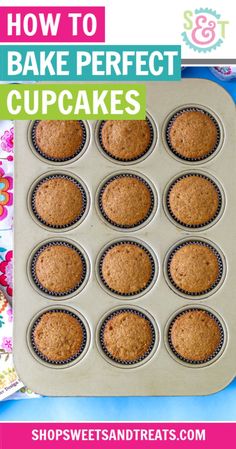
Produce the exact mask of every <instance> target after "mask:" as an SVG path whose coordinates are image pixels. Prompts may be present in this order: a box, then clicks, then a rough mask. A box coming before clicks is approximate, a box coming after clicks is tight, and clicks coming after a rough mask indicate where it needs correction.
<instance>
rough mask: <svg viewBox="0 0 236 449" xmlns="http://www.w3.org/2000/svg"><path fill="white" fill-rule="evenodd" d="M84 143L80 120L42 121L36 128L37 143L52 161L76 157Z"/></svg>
mask: <svg viewBox="0 0 236 449" xmlns="http://www.w3.org/2000/svg"><path fill="white" fill-rule="evenodd" d="M82 141H83V129H82V126H81V124H80V123H79V121H78V120H40V121H39V123H38V125H37V126H36V143H37V146H38V147H39V149H40V150H41V152H42V153H43V154H44V155H45V156H46V157H48V158H50V159H61V160H63V159H67V158H71V157H73V156H75V155H76V154H77V152H78V150H79V149H80V147H81V144H82Z"/></svg>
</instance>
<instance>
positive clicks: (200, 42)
mask: <svg viewBox="0 0 236 449" xmlns="http://www.w3.org/2000/svg"><path fill="white" fill-rule="evenodd" d="M228 24H229V21H228V20H223V19H222V18H221V14H219V13H217V12H216V11H213V10H212V9H209V8H199V9H195V10H186V11H184V30H185V31H184V32H183V33H182V38H183V41H184V43H185V44H186V45H187V46H188V47H189V48H191V49H192V50H194V51H197V52H199V53H206V52H210V51H212V50H215V49H217V48H218V47H220V46H221V45H222V44H223V42H224V40H225V35H226V27H227V25H228Z"/></svg>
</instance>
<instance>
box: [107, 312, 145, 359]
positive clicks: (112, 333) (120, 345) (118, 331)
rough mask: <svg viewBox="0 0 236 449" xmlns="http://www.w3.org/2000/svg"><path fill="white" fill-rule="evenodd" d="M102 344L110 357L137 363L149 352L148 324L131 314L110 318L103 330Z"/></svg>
mask: <svg viewBox="0 0 236 449" xmlns="http://www.w3.org/2000/svg"><path fill="white" fill-rule="evenodd" d="M103 343H104V346H105V348H106V350H107V351H108V353H109V354H110V355H111V357H113V358H115V359H118V360H120V361H123V362H125V361H138V360H139V359H140V358H141V357H144V356H145V354H146V353H147V352H148V351H149V350H150V348H151V345H152V329H151V325H150V322H149V321H148V320H147V319H145V318H143V317H142V316H139V315H137V314H135V313H133V312H129V311H127V312H121V313H119V314H117V315H114V316H113V317H111V318H110V319H109V320H108V321H107V323H106V325H105V328H104V333H103Z"/></svg>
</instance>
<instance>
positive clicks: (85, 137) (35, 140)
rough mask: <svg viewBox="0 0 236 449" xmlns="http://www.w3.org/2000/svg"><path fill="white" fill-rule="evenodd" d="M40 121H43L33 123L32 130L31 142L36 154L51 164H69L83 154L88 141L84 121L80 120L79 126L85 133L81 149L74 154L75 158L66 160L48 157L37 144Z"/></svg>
mask: <svg viewBox="0 0 236 449" xmlns="http://www.w3.org/2000/svg"><path fill="white" fill-rule="evenodd" d="M40 121H41V120H35V121H34V122H33V126H32V129H31V141H32V144H33V147H34V149H35V150H36V152H37V153H38V154H39V155H40V156H41V157H43V158H44V159H46V160H47V161H51V162H67V161H71V160H73V159H74V158H75V157H76V156H78V155H79V154H80V153H81V152H82V150H83V148H84V146H85V143H86V140H87V131H86V128H85V125H84V122H83V121H82V120H78V122H79V124H80V125H81V128H82V131H83V136H82V142H81V144H80V147H79V148H78V149H77V150H76V151H75V153H74V154H73V156H70V157H65V158H54V157H50V156H47V155H46V154H45V153H44V152H43V151H42V150H41V149H40V147H39V146H38V144H37V139H36V129H37V126H38V124H39V122H40Z"/></svg>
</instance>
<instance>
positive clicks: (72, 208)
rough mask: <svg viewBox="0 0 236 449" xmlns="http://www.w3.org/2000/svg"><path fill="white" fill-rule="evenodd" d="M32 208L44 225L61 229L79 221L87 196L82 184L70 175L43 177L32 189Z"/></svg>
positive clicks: (83, 211)
mask: <svg viewBox="0 0 236 449" xmlns="http://www.w3.org/2000/svg"><path fill="white" fill-rule="evenodd" d="M31 203H32V209H33V212H34V214H35V216H36V218H37V219H38V220H39V221H40V222H41V223H43V224H44V225H46V226H48V227H50V228H54V229H63V228H67V227H69V226H72V225H73V224H74V223H76V222H79V221H80V219H81V218H82V216H83V215H84V213H85V209H86V204H87V197H86V192H85V190H84V188H83V187H82V185H81V184H80V183H79V182H78V181H76V180H75V179H74V178H73V177H71V176H65V175H61V174H58V175H52V176H47V177H45V178H43V179H42V180H41V181H39V183H38V184H37V185H36V187H35V188H34V190H33V193H32V198H31Z"/></svg>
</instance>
